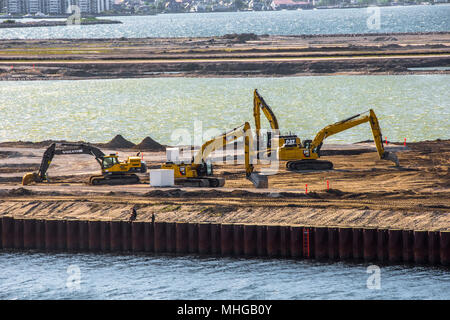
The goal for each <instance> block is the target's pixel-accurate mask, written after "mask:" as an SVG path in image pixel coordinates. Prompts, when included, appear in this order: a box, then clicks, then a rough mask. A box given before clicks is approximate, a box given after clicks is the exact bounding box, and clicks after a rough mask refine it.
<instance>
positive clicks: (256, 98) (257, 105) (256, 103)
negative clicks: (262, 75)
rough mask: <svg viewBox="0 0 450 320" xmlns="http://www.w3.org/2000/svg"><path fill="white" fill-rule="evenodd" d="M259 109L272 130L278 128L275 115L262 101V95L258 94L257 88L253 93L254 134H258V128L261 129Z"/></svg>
mask: <svg viewBox="0 0 450 320" xmlns="http://www.w3.org/2000/svg"><path fill="white" fill-rule="evenodd" d="M261 110H262V111H263V113H264V115H265V116H266V118H267V120H268V121H269V123H270V127H271V128H272V130H278V129H279V127H278V120H277V117H276V116H275V114H274V113H273V111H272V109H270V107H269V106H268V105H267V103H266V102H265V101H264V99H263V97H261V96H260V95H259V93H258V90H256V89H255V92H254V93H253V117H254V118H255V129H256V134H259V130H261Z"/></svg>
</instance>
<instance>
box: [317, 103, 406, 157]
mask: <svg viewBox="0 0 450 320" xmlns="http://www.w3.org/2000/svg"><path fill="white" fill-rule="evenodd" d="M365 122H369V123H370V127H371V129H372V134H373V139H374V142H375V146H376V148H377V152H378V155H379V157H380V159H385V160H390V161H393V162H394V163H395V164H396V166H399V162H398V158H397V156H396V155H395V154H394V153H390V152H387V151H386V150H385V149H384V145H383V136H382V133H381V129H380V124H379V123H378V119H377V116H376V115H375V112H374V111H373V110H372V109H370V110H369V111H368V114H367V115H363V114H357V115H354V116H352V117H350V118H347V119H345V120H342V121H338V122H336V123H334V124H331V125H328V126H326V127H325V128H323V129H322V130H320V131H319V132H318V133H317V134H316V136H315V137H314V140H313V141H312V143H311V147H310V148H311V149H312V151H313V152H314V153H319V151H320V148H321V147H322V144H323V140H325V139H326V138H328V137H330V136H332V135H335V134H337V133H339V132H342V131H345V130H348V129H350V128H353V127H356V126H358V125H360V124H362V123H365Z"/></svg>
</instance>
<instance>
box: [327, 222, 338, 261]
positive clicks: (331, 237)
mask: <svg viewBox="0 0 450 320" xmlns="http://www.w3.org/2000/svg"><path fill="white" fill-rule="evenodd" d="M338 258H339V231H338V228H332V227H330V228H328V259H331V260H337V259H338Z"/></svg>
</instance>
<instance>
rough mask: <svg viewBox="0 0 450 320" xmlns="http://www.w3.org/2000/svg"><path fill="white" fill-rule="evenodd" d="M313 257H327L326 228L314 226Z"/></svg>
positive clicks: (317, 258) (318, 258)
mask: <svg viewBox="0 0 450 320" xmlns="http://www.w3.org/2000/svg"><path fill="white" fill-rule="evenodd" d="M314 258H315V259H316V260H326V259H328V228H327V227H316V228H314Z"/></svg>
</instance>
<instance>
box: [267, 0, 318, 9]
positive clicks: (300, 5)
mask: <svg viewBox="0 0 450 320" xmlns="http://www.w3.org/2000/svg"><path fill="white" fill-rule="evenodd" d="M272 3H273V7H274V8H275V9H276V10H283V9H286V10H295V9H309V8H312V3H311V2H309V1H293V0H273V2H272Z"/></svg>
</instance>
